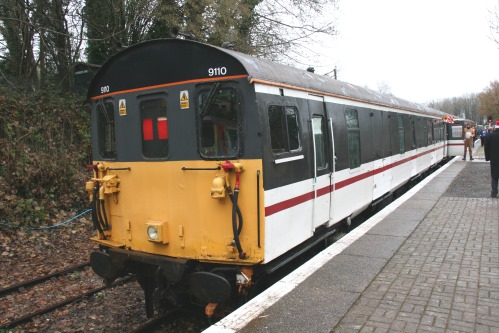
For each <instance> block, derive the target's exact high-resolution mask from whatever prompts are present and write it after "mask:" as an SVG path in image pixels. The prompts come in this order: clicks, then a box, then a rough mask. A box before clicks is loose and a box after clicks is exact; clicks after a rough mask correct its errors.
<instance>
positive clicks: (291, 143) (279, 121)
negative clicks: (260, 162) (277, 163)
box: [268, 105, 300, 154]
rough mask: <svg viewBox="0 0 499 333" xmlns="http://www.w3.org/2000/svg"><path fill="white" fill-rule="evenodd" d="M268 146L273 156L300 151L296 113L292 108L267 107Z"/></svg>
mask: <svg viewBox="0 0 499 333" xmlns="http://www.w3.org/2000/svg"><path fill="white" fill-rule="evenodd" d="M268 111H269V129H270V146H271V149H272V152H273V153H274V154H281V153H289V152H292V151H296V150H299V149H300V134H299V127H298V112H297V110H296V108H294V107H289V106H288V107H285V106H279V105H271V106H269V110H268Z"/></svg>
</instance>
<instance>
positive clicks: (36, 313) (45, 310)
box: [0, 262, 134, 331]
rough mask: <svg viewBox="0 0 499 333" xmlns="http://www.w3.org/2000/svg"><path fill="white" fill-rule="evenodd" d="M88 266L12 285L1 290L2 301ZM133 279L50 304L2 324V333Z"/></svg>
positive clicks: (68, 269) (88, 264) (81, 265)
mask: <svg viewBox="0 0 499 333" xmlns="http://www.w3.org/2000/svg"><path fill="white" fill-rule="evenodd" d="M88 266H90V263H89V262H86V263H83V264H78V265H74V266H71V267H69V268H66V269H64V270H61V271H58V272H55V273H52V274H48V275H44V276H42V277H38V278H35V279H31V280H28V281H24V282H21V283H18V284H15V285H12V286H9V287H6V288H3V289H0V299H1V298H4V297H6V296H7V295H10V294H12V293H14V292H17V291H21V290H24V289H26V288H31V287H34V286H36V285H40V284H42V283H44V282H46V281H48V280H51V279H53V278H56V277H60V276H64V275H67V274H70V273H72V272H75V271H78V270H82V269H85V268H86V267H88ZM133 279H134V278H133V277H131V276H129V277H125V278H122V279H120V280H117V281H115V282H114V283H111V284H109V285H105V286H102V287H98V288H94V289H91V290H88V291H86V292H84V293H81V294H79V295H76V296H73V297H70V298H67V299H65V300H63V301H61V302H56V303H52V304H50V305H48V306H45V307H43V308H41V309H38V310H36V311H33V312H30V313H28V314H26V315H22V316H20V317H17V318H16V319H13V320H10V321H8V322H6V323H3V324H0V331H1V330H5V329H11V328H13V327H16V326H18V325H21V324H24V323H26V322H28V321H30V320H31V319H32V318H34V317H37V316H40V315H43V314H46V313H49V312H52V311H54V310H56V309H59V308H61V307H63V306H66V305H68V304H71V303H75V302H78V301H80V300H82V299H84V298H86V297H89V296H92V295H94V294H96V293H99V292H101V291H103V290H105V289H109V288H113V287H116V286H119V285H123V284H125V283H127V282H130V281H132V280H133Z"/></svg>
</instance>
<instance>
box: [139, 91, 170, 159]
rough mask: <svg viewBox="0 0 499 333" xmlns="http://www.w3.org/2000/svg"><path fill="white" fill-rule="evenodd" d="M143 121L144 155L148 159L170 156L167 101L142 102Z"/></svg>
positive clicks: (152, 100) (141, 114)
mask: <svg viewBox="0 0 499 333" xmlns="http://www.w3.org/2000/svg"><path fill="white" fill-rule="evenodd" d="M140 116H141V119H142V154H143V155H144V157H147V158H164V157H167V156H168V117H167V112H166V101H165V100H164V99H151V100H144V101H141V102H140Z"/></svg>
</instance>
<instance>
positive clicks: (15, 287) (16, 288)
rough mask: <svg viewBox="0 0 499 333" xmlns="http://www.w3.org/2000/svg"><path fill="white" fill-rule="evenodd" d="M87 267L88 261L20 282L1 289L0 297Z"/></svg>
mask: <svg viewBox="0 0 499 333" xmlns="http://www.w3.org/2000/svg"><path fill="white" fill-rule="evenodd" d="M88 266H90V262H89V261H87V262H85V263H82V264H78V265H74V266H71V267H68V268H66V269H63V270H61V271H58V272H55V273H52V274H47V275H44V276H41V277H38V278H35V279H32V280H28V281H24V282H20V283H17V284H14V285H12V286H9V287H5V288H2V289H0V297H4V296H6V295H8V294H10V293H13V292H15V291H19V290H21V289H23V288H28V287H32V286H35V285H37V284H40V283H43V282H45V281H47V280H50V279H52V278H56V277H59V276H62V275H66V274H69V273H72V272H74V271H77V270H81V269H84V268H85V267H88Z"/></svg>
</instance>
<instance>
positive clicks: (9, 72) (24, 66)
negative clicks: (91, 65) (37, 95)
mask: <svg viewBox="0 0 499 333" xmlns="http://www.w3.org/2000/svg"><path fill="white" fill-rule="evenodd" d="M80 12H81V5H80V2H79V1H77V0H50V1H47V0H2V2H0V36H1V37H0V38H1V39H0V40H1V43H2V46H3V48H2V50H1V54H0V56H1V58H0V59H1V61H0V68H1V70H2V74H3V75H4V76H5V78H7V77H8V78H10V79H11V80H12V82H15V84H16V85H18V86H21V87H25V88H29V89H37V88H38V87H40V86H43V87H44V88H46V87H48V86H50V84H51V83H52V84H53V85H54V86H55V88H63V90H65V89H71V87H72V77H73V75H72V65H73V63H74V62H75V61H77V60H78V59H79V57H80V51H81V47H82V37H83V35H82V32H83V23H84V22H83V20H82V19H81V15H80ZM9 82H10V80H9Z"/></svg>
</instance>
